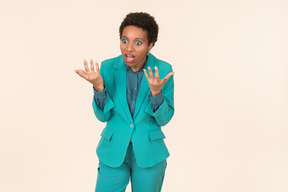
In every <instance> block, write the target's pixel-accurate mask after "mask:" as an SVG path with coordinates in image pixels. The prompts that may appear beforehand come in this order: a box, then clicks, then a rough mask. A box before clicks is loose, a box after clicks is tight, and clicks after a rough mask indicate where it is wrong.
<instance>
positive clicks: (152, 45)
mask: <svg viewBox="0 0 288 192" xmlns="http://www.w3.org/2000/svg"><path fill="white" fill-rule="evenodd" d="M153 47H154V43H150V45H148V50H147V54H148V53H149V52H150V51H151V49H152V48H153Z"/></svg>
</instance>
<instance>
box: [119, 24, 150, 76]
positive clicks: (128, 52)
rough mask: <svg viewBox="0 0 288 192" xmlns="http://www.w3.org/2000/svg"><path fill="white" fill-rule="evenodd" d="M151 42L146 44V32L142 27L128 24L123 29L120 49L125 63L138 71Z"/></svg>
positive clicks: (144, 60) (143, 62)
mask: <svg viewBox="0 0 288 192" xmlns="http://www.w3.org/2000/svg"><path fill="white" fill-rule="evenodd" d="M152 47H153V44H152V43H150V45H149V44H148V38H147V32H146V31H145V30H143V29H142V28H139V27H136V26H132V25H129V26H127V27H125V28H124V29H123V32H122V37H121V41H120V49H121V53H122V56H123V58H124V61H125V64H126V65H127V66H128V67H130V68H131V69H132V70H133V71H138V70H139V69H141V68H142V67H143V65H144V64H145V62H146V56H147V54H148V53H149V51H150V50H151V49H152Z"/></svg>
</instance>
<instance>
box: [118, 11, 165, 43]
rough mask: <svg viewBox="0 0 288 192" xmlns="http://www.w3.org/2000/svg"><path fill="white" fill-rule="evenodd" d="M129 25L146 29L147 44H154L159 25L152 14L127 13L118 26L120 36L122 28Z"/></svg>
mask: <svg viewBox="0 0 288 192" xmlns="http://www.w3.org/2000/svg"><path fill="white" fill-rule="evenodd" d="M129 25H133V26H136V27H140V28H142V29H143V30H145V31H147V38H148V44H149V45H150V44H151V43H153V46H154V45H155V42H156V41H157V38H158V30H159V27H158V24H157V23H156V21H155V18H154V17H153V16H151V15H149V14H148V13H145V12H135V13H128V14H127V15H126V17H125V18H124V19H123V21H122V23H121V25H120V27H119V33H120V38H121V37H122V33H123V30H124V28H125V27H127V26H129Z"/></svg>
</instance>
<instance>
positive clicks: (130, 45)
mask: <svg viewBox="0 0 288 192" xmlns="http://www.w3.org/2000/svg"><path fill="white" fill-rule="evenodd" d="M126 51H127V52H132V51H134V47H133V43H128V44H127V47H126Z"/></svg>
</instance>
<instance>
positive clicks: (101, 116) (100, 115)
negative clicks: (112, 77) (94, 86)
mask: <svg viewBox="0 0 288 192" xmlns="http://www.w3.org/2000/svg"><path fill="white" fill-rule="evenodd" d="M102 64H103V63H102ZM102 64H101V67H100V74H101V76H102V78H103V81H104V85H105V76H104V70H103V65H102ZM106 94H107V100H106V103H105V105H104V109H103V110H101V108H100V107H99V106H98V105H97V103H96V100H95V97H94V96H93V102H92V107H93V110H94V114H95V116H96V118H97V119H98V120H99V121H101V122H106V121H108V120H109V119H110V117H111V110H112V109H113V108H114V107H115V104H114V102H113V100H112V98H111V97H110V95H109V93H108V92H106Z"/></svg>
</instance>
